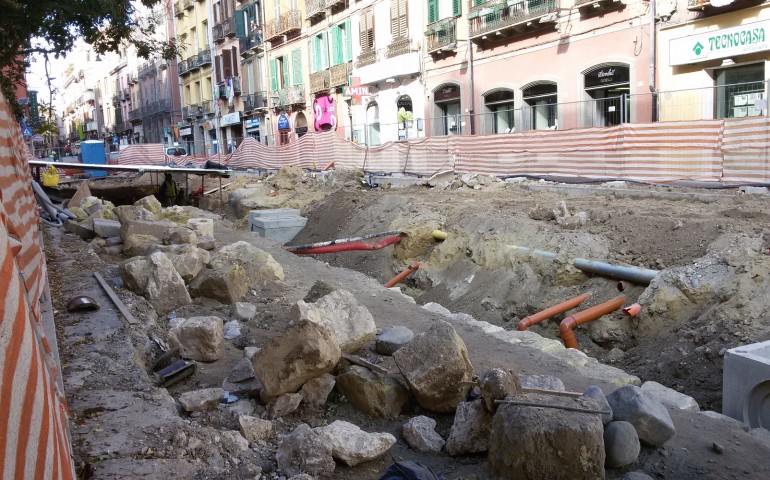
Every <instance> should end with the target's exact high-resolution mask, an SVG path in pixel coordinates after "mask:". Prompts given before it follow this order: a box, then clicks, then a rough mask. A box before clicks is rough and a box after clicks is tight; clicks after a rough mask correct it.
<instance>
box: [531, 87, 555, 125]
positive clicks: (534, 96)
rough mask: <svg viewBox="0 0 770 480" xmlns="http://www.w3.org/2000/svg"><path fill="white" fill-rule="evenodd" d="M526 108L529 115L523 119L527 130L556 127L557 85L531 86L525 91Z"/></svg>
mask: <svg viewBox="0 0 770 480" xmlns="http://www.w3.org/2000/svg"><path fill="white" fill-rule="evenodd" d="M522 100H523V101H524V106H525V108H527V109H528V110H529V114H528V115H525V116H524V117H523V118H524V119H525V121H526V122H528V123H529V124H528V125H525V126H524V127H526V128H527V129H534V130H546V129H549V128H553V127H556V122H557V117H556V113H557V112H556V84H555V83H552V82H544V83H539V84H535V85H531V86H529V87H527V88H525V89H524V91H523V98H522Z"/></svg>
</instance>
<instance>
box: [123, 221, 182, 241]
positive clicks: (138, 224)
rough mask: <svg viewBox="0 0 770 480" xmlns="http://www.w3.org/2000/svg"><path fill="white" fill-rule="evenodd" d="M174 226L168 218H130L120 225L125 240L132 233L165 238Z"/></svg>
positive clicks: (159, 238) (160, 238)
mask: <svg viewBox="0 0 770 480" xmlns="http://www.w3.org/2000/svg"><path fill="white" fill-rule="evenodd" d="M173 227H176V225H174V224H173V223H171V222H170V221H168V220H161V221H151V220H128V221H127V222H123V223H122V224H121V226H120V238H122V239H123V241H125V240H126V239H127V238H128V237H129V236H131V235H152V236H153V237H155V238H157V239H158V240H163V239H164V238H166V235H168V233H169V231H170V230H171V229H172V228H173Z"/></svg>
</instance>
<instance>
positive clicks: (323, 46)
mask: <svg viewBox="0 0 770 480" xmlns="http://www.w3.org/2000/svg"><path fill="white" fill-rule="evenodd" d="M311 48H312V50H311V56H312V61H313V65H312V69H313V72H314V73H315V72H320V71H321V70H326V69H327V68H329V42H328V40H327V35H326V32H323V33H319V34H318V35H316V36H314V37H313V39H312V43H311Z"/></svg>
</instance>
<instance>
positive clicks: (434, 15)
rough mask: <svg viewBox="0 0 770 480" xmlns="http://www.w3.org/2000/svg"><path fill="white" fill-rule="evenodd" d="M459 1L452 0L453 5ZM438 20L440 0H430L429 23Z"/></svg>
mask: <svg viewBox="0 0 770 480" xmlns="http://www.w3.org/2000/svg"><path fill="white" fill-rule="evenodd" d="M455 3H457V0H452V5H453V6H454V4H455ZM435 21H438V0H428V23H433V22H435Z"/></svg>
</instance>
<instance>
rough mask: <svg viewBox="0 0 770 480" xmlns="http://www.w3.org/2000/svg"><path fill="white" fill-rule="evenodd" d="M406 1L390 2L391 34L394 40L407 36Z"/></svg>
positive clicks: (394, 0)
mask: <svg viewBox="0 0 770 480" xmlns="http://www.w3.org/2000/svg"><path fill="white" fill-rule="evenodd" d="M406 26H407V22H406V0H391V1H390V34H391V35H393V38H397V37H405V36H406Z"/></svg>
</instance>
